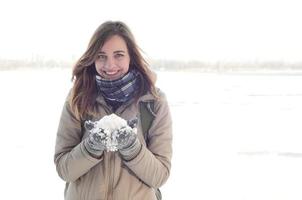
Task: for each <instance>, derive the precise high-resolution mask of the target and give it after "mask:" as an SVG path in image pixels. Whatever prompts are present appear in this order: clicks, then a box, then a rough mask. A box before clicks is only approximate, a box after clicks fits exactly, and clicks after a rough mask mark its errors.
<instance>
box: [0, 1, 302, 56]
mask: <svg viewBox="0 0 302 200" xmlns="http://www.w3.org/2000/svg"><path fill="white" fill-rule="evenodd" d="M300 8H301V6H300V1H299V0H198V1H194V0H186V1H184V0H182V1H179V0H165V1H161V0H153V1H140V0H129V1H123V0H115V1H101V0H87V1H76V0H75V1H71V0H63V1H61V0H52V1H46V0H27V1H22V0H1V1H0V24H1V33H0V44H1V45H0V57H2V58H3V57H5V58H7V57H10V58H17V57H21V58H24V57H25V58H29V59H31V58H32V57H35V56H37V55H39V56H40V57H42V58H60V59H67V60H70V59H75V58H78V56H79V55H81V54H82V53H83V51H84V49H85V48H86V46H87V43H88V40H89V39H90V37H91V35H92V34H93V32H94V30H95V29H96V28H97V26H99V25H100V24H101V23H102V22H104V21H105V20H122V21H124V22H126V23H127V24H128V25H129V26H130V28H131V29H132V31H133V33H134V35H135V36H136V39H137V41H138V43H139V45H140V46H141V48H142V49H143V50H144V51H145V52H146V53H147V56H149V57H151V58H153V59H156V58H158V59H177V60H190V59H195V60H201V61H216V60H220V61H229V60H231V61H255V60H256V61H262V60H281V61H290V62H292V61H297V60H299V61H301V56H300V52H302V40H301V35H302V28H301V25H300V19H302V12H301V11H300Z"/></svg>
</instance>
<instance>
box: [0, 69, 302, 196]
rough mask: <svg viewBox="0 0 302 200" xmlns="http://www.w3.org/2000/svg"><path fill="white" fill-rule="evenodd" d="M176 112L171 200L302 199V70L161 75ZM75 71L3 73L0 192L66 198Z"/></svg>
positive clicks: (167, 190) (167, 193)
mask: <svg viewBox="0 0 302 200" xmlns="http://www.w3.org/2000/svg"><path fill="white" fill-rule="evenodd" d="M158 78H159V81H158V86H160V87H161V88H162V90H164V91H165V92H166V94H167V96H168V99H169V102H170V105H171V111H172V114H173V119H174V157H173V162H172V172H171V177H170V179H169V180H168V182H167V183H166V184H165V185H164V186H163V187H162V192H163V195H164V199H165V200H169V199H170V200H172V199H207V200H221V199H230V200H285V199H286V200H298V199H299V200H300V199H302V193H301V188H302V170H301V169H302V145H301V141H302V137H301V133H302V131H301V130H302V127H301V122H300V123H299V121H300V119H301V117H302V103H301V102H302V86H301V85H302V74H300V75H299V74H296V75H293V74H291V75H290V74H288V75H278V74H275V75H270V74H205V73H184V72H183V73H177V72H174V73H172V72H161V73H159V74H158ZM69 80H70V75H69V70H58V69H56V70H39V71H31V70H23V71H9V72H0V91H1V98H0V111H1V115H0V121H1V141H2V142H1V145H0V154H1V158H2V162H1V165H0V169H1V170H0V173H1V183H0V184H1V197H5V199H41V198H43V199H46V200H47V199H49V200H53V199H57V200H60V199H63V189H64V183H63V181H62V180H61V179H59V177H58V175H57V174H56V171H55V166H54V163H53V153H54V145H55V135H56V129H57V125H58V120H59V115H60V112H61V108H62V104H63V101H64V98H65V96H66V94H67V91H68V89H69V87H70V86H71V84H70V81H69Z"/></svg>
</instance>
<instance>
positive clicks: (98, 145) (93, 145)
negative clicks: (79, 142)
mask: <svg viewBox="0 0 302 200" xmlns="http://www.w3.org/2000/svg"><path fill="white" fill-rule="evenodd" d="M84 126H85V128H86V129H87V130H88V131H89V132H90V134H89V136H88V137H87V138H86V139H85V140H84V146H85V149H86V150H87V151H88V152H89V153H90V154H91V155H92V156H93V157H97V158H98V157H100V156H101V155H102V154H103V151H104V150H105V149H106V144H107V142H108V139H109V138H108V132H107V131H106V130H105V129H102V128H100V127H98V126H97V122H91V121H86V122H85V124H84Z"/></svg>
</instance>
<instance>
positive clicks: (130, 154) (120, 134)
mask: <svg viewBox="0 0 302 200" xmlns="http://www.w3.org/2000/svg"><path fill="white" fill-rule="evenodd" d="M128 124H129V125H130V126H129V125H127V126H124V127H122V128H120V129H118V130H117V131H116V132H115V133H114V134H115V137H116V140H117V149H118V150H119V152H120V154H121V155H122V157H123V159H124V160H127V161H129V160H132V159H133V158H135V157H136V156H137V155H138V153H139V152H140V150H141V147H142V145H141V143H140V141H139V139H138V138H137V133H136V132H137V129H136V128H135V127H134V126H136V124H137V120H136V121H133V120H132V121H130V122H128ZM131 126H132V127H133V128H132V127H131Z"/></svg>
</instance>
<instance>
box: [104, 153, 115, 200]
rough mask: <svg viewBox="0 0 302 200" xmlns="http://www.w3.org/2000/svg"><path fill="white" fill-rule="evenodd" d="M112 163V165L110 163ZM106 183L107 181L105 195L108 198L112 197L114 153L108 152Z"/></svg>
mask: <svg viewBox="0 0 302 200" xmlns="http://www.w3.org/2000/svg"><path fill="white" fill-rule="evenodd" d="M111 163H112V166H110V164H111ZM107 167H108V168H107V169H108V172H109V173H108V183H107V193H106V195H105V197H106V199H108V200H110V199H112V198H113V182H114V167H115V161H114V153H111V152H109V153H108V166H107Z"/></svg>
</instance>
